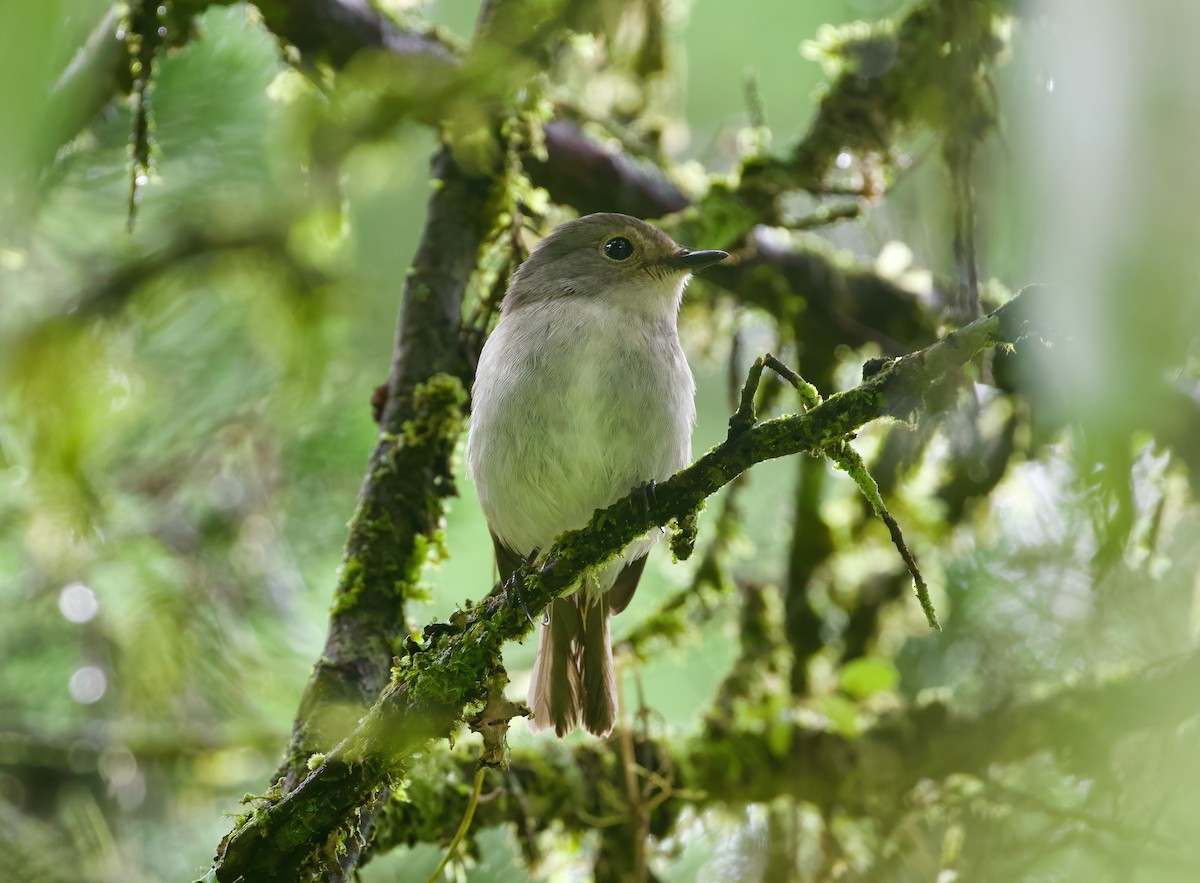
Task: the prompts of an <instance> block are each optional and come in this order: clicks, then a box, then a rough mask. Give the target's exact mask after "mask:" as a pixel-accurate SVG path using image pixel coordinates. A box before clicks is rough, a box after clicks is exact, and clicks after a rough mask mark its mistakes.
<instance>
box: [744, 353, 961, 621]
mask: <svg viewBox="0 0 1200 883" xmlns="http://www.w3.org/2000/svg"><path fill="white" fill-rule="evenodd" d="M760 364H765V365H766V366H767V367H768V368H770V369H771V370H772V371H774V372H775V373H776V374H778V375H779V376H780V377H782V378H783V379H784V380H786V381H787V382H788V383H790V384H791V385H792V387H793V388H794V389H795V390H796V392H797V393H798V394H799V395H800V399H801V401H802V402H803V403H804V406H805V407H806V408H808V409H809V410H811V409H813V408H815V407H817V406H818V405H820V404H821V401H822V399H821V393H820V392H819V391H818V390H817V388H816V387H815V386H813V385H812V384H811V383H809V382H808V381H807V380H805V379H804V378H803V377H801V376H800V375H799V374H797V373H796V372H795V371H793V370H792V369H791V368H789V367H788V366H787V365H785V364H783V362H781V361H779V359H777V358H775V357H774V356H773V355H771V354H770V353H767V354H766V355H765V356H763V357H762V358H761V359H759V360H757V361H756V362H755V365H756V366H758V365H760ZM759 373H760V374H761V373H762V369H761V367H760V368H759ZM747 383H749V381H747ZM756 384H757V381H756ZM739 412H740V409H739ZM730 422H731V423H732V421H730ZM825 453H826V454H828V455H829V457H830V458H831V459H832V460H833V461H834V463H836V464H837V466H838V468H839V469H841V470H842V471H843V472H845V473H846V474H847V475H849V476H850V477H851V478H852V479H854V483H855V484H857V485H858V489H859V490H860V491H862V493H863V496H864V497H866V498H867V502H869V503H870V504H871V508H872V509H873V510H874V512H875V514H876V515H877V516H879V517H880V518H882V519H883V523H884V524H886V525H887V529H888V533H889V534H891V537H892V544H893V545H894V546H895V547H896V550H897V551H898V552H899V553H900V557H901V558H902V559H903V560H904V565H905V567H907V568H908V572H909V573H910V574H912V578H913V586H914V589H915V591H916V595H917V600H918V601H920V603H921V609H922V610H923V611H924V612H925V621H926V622H928V623H929V627H930V628H931V629H934V630H936V631H941V630H942V627H941V625H940V624H939V623H938V618H937V612H936V611H935V610H934V607H933V600H932V599H931V598H930V597H929V585H928V584H927V583H926V582H925V577H924V575H922V573H921V568H920V567H919V566H918V565H917V560H916V558H915V557H913V554H912V552H911V551H910V550H909V548H908V543H907V542H905V540H904V533H903V532H902V531H901V530H900V524H899V523H898V522H897V521H896V519H895V518H893V517H892V513H891V512H889V511H888V508H887V505H886V504H885V503H884V502H883V495H882V494H880V492H879V485H878V483H876V481H875V479H874V478H873V477H872V476H871V473H870V471H869V470H868V469H867V464H866V463H865V462H863V458H862V456H861V455H860V454H859V453H858V451H856V450H854V448H852V447H851V446H850V442H849V441H847V440H846V439H845V438H842V439H838V440H837V441H835V442H833V443H832V444H830V445H827V446H826V448H825Z"/></svg>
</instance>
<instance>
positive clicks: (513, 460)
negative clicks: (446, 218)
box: [467, 298, 695, 557]
mask: <svg viewBox="0 0 1200 883" xmlns="http://www.w3.org/2000/svg"><path fill="white" fill-rule="evenodd" d="M672 306H673V305H672ZM694 395H695V385H694V382H693V380H692V374H691V371H690V369H689V368H688V365H687V360H686V359H685V358H684V355H683V352H682V350H681V349H680V347H679V339H678V336H677V334H676V330H675V321H674V310H673V309H672V310H671V313H670V315H669V316H662V317H658V318H657V319H652V318H648V317H644V316H636V317H631V316H630V314H629V313H628V312H627V311H624V310H621V309H619V308H618V307H617V306H616V305H614V304H611V303H609V302H607V301H604V300H599V299H592V298H562V299H554V300H548V301H543V302H539V303H534V304H529V305H526V306H522V307H521V308H520V309H518V310H516V311H514V312H512V313H511V314H506V315H505V316H504V317H503V318H502V319H501V321H500V324H499V325H498V326H497V327H496V330H495V331H494V332H493V333H492V336H491V337H490V338H489V339H488V342H487V344H486V346H485V347H484V349H483V354H482V356H481V358H480V362H479V369H478V372H477V375H476V381H475V387H474V390H473V397H472V413H471V430H470V435H469V437H468V441H467V466H468V471H469V473H470V475H471V478H472V479H473V481H474V482H475V485H476V489H477V491H478V494H479V500H480V503H481V505H482V506H483V511H484V515H485V516H486V517H487V520H488V524H489V526H490V527H491V529H492V531H493V533H495V534H496V536H497V537H499V538H500V540H501V541H502V542H504V544H505V545H507V546H509V547H510V548H512V549H513V550H515V551H517V552H519V553H521V554H528V553H529V552H530V551H531V550H532V549H534V548H540V549H542V550H543V551H544V550H545V549H546V548H548V547H549V545H550V543H551V542H552V541H553V540H554V538H555V537H556V536H558V535H559V534H560V533H562V532H563V531H564V530H568V529H573V528H578V527H582V526H583V525H584V524H586V523H587V521H588V519H590V518H591V516H592V513H593V511H594V510H596V509H598V508H602V507H604V506H607V505H609V504H610V503H612V502H614V501H615V500H617V499H619V498H621V497H623V496H625V495H626V494H628V493H629V491H630V489H631V488H633V487H634V486H635V485H638V484H641V483H642V482H646V481H649V480H651V479H653V480H656V481H661V480H664V479H666V478H669V477H670V476H671V475H672V474H674V473H675V472H677V471H678V470H679V469H680V468H682V467H683V466H685V465H687V463H688V462H689V461H690V458H691V435H692V424H693V423H694V421H695V404H694ZM651 542H652V541H651ZM649 544H650V543H649V542H641V543H639V544H638V546H639V547H638V549H631V554H628V555H627V557H635V555H640V554H644V553H645V551H646V549H647V548H648V547H649Z"/></svg>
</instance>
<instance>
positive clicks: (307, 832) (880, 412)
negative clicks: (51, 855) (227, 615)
mask: <svg viewBox="0 0 1200 883" xmlns="http://www.w3.org/2000/svg"><path fill="white" fill-rule="evenodd" d="M1035 296H1036V295H1035ZM1030 298H1031V295H1030V291H1029V290H1027V291H1025V292H1022V293H1021V294H1018V295H1017V296H1016V297H1015V298H1014V299H1013V300H1012V301H1010V302H1009V303H1007V304H1005V305H1004V306H1003V307H1001V308H1000V309H998V310H996V311H995V312H993V313H991V314H989V315H987V316H985V317H983V318H982V319H980V320H978V321H977V322H974V323H972V324H971V325H968V326H967V327H965V328H963V329H961V330H959V331H954V332H951V333H950V334H948V335H947V336H946V337H945V338H944V339H942V340H940V341H938V342H937V343H934V344H932V345H930V346H928V347H926V348H925V349H922V350H919V351H918V352H915V353H912V354H910V355H907V356H904V357H903V358H900V359H897V360H895V361H892V362H889V363H887V364H886V365H885V366H884V367H883V368H882V369H881V370H880V371H878V372H877V373H875V374H874V375H872V376H871V377H869V378H868V379H867V380H865V381H864V382H863V383H862V384H861V385H859V386H857V387H855V388H854V389H851V390H848V391H846V392H842V393H838V394H836V395H833V396H831V397H830V398H828V399H826V400H825V401H823V402H822V403H821V404H820V405H818V406H817V407H815V408H813V409H812V410H811V411H809V412H807V413H805V414H800V415H794V416H785V417H779V418H776V419H773V420H767V421H764V422H762V423H759V424H757V425H756V426H754V427H752V428H749V429H747V430H745V431H744V432H741V433H737V434H731V436H730V437H729V438H728V439H727V440H726V441H725V442H724V443H722V444H720V445H718V446H717V447H716V448H714V449H713V450H711V451H709V452H708V453H707V454H705V455H704V456H703V457H701V458H700V459H699V460H697V461H696V462H695V463H693V464H692V465H691V466H689V467H687V468H686V469H684V470H682V471H681V472H679V473H677V474H676V475H675V476H673V477H672V478H671V479H670V480H668V481H667V482H665V483H663V484H660V485H659V486H658V487H657V489H656V493H655V499H654V501H653V502H652V504H651V506H650V507H649V509H648V510H646V509H645V508H644V507H642V506H635V505H633V501H632V497H627V498H625V499H623V500H621V501H619V502H617V503H614V504H613V505H612V506H609V507H608V508H607V509H604V510H600V511H597V512H596V513H595V515H594V516H593V517H592V520H591V521H590V522H589V523H588V525H587V526H586V527H584V528H581V529H579V530H574V531H569V532H567V533H565V534H563V535H562V536H561V537H559V538H558V540H557V541H556V542H555V544H554V545H553V547H551V549H550V550H549V551H548V552H547V553H546V554H545V555H544V556H543V557H542V558H541V559H539V560H538V561H537V562H533V563H530V564H527V565H526V566H525V567H524V568H523V569H522V575H523V577H524V579H523V591H522V601H523V604H524V607H527V608H528V609H529V610H530V611H534V612H537V611H540V610H541V609H543V608H544V607H545V606H546V605H548V604H549V603H550V601H552V600H553V599H554V598H556V597H558V596H560V595H563V594H565V593H567V592H568V591H570V590H571V589H572V588H573V587H574V586H576V585H577V584H578V582H579V580H580V579H581V578H582V577H583V576H584V574H585V573H586V572H587V571H589V570H590V569H592V568H595V567H597V566H599V565H601V564H603V563H604V562H606V561H607V560H609V559H611V558H612V557H614V556H616V555H618V554H619V553H620V552H621V550H622V549H623V548H624V547H625V546H626V545H628V544H629V543H630V542H631V541H632V540H634V539H636V538H637V537H638V536H640V535H642V534H644V533H645V532H646V531H648V530H650V529H652V528H655V527H658V526H665V525H668V524H669V523H671V522H672V521H681V520H686V519H688V518H689V517H691V516H692V515H693V514H694V513H695V512H696V511H697V510H698V509H699V507H700V506H701V505H702V504H703V502H704V501H705V499H707V498H708V497H709V496H710V495H712V494H713V493H715V492H716V491H717V490H719V489H720V488H722V487H723V486H724V485H726V484H728V483H729V482H730V481H732V480H733V479H734V478H735V477H737V476H738V475H740V474H741V473H743V472H745V471H746V470H747V469H749V468H750V467H751V466H752V465H754V464H755V463H761V462H763V461H765V460H770V459H775V458H778V457H785V456H789V455H791V454H796V453H801V452H817V451H821V450H823V449H825V448H826V447H828V446H829V445H830V444H833V443H836V442H837V441H838V440H839V439H844V438H846V437H847V436H848V435H849V434H850V433H852V432H854V431H855V430H857V429H858V428H859V427H861V426H862V425H864V424H865V423H867V422H869V421H871V420H874V419H877V418H879V417H884V416H889V415H890V416H901V417H903V416H907V415H909V414H910V413H912V412H913V411H915V410H918V409H919V407H920V402H921V396H922V392H923V390H925V389H926V388H928V387H929V386H930V385H931V384H933V383H934V382H935V381H936V380H938V379H939V378H941V377H942V376H944V375H945V374H947V373H948V372H950V371H953V370H956V369H957V368H959V367H961V366H962V365H964V364H965V363H967V362H968V361H969V360H970V359H971V358H972V357H974V356H975V355H976V354H977V353H979V352H981V351H982V350H985V349H987V348H989V347H992V346H995V345H997V344H1009V345H1011V344H1015V343H1017V342H1018V341H1020V340H1022V339H1023V338H1025V337H1026V336H1027V335H1029V334H1031V333H1033V331H1034V324H1033V320H1032V319H1031V317H1030V315H1029V310H1028V309H1027V307H1028V305H1029V302H1030ZM532 628H533V625H532V623H531V622H530V618H529V616H528V615H527V613H526V610H525V609H523V606H522V603H520V602H517V601H516V599H510V598H509V597H508V596H507V593H501V594H498V595H494V596H490V597H488V598H486V599H485V600H483V601H481V602H479V603H478V604H474V605H470V606H468V607H467V608H465V609H463V610H460V611H459V612H458V613H456V614H455V615H454V616H453V617H451V621H450V622H449V623H446V624H443V625H440V626H439V627H437V628H436V629H431V630H427V633H428V634H429V635H430V636H431V637H430V639H429V642H428V644H427V645H426V646H424V647H422V648H418V649H416V650H415V652H411V653H409V654H408V655H407V656H405V657H404V658H402V659H401V660H400V661H399V662H400V664H399V665H398V666H397V668H396V669H395V670H394V672H393V677H392V681H391V684H390V685H389V686H388V687H387V689H385V690H384V692H383V694H382V695H381V697H380V698H379V701H377V702H376V703H375V705H374V706H373V707H372V708H371V710H370V712H368V714H367V715H366V716H365V717H364V718H363V720H362V722H361V723H360V724H359V726H358V727H357V728H356V729H355V731H354V732H353V733H352V734H351V735H350V736H349V737H348V738H347V739H346V740H345V741H343V742H342V743H341V744H340V745H338V746H337V748H335V749H334V750H333V751H331V752H330V753H329V754H328V755H327V757H326V758H325V760H324V762H323V763H321V764H320V766H318V767H317V768H316V769H315V770H313V771H312V772H311V773H310V774H309V775H308V777H307V778H306V779H305V780H304V781H303V782H302V783H301V784H300V785H299V786H298V787H297V788H296V789H294V790H293V791H292V792H291V793H289V794H287V795H286V796H284V797H283V798H281V799H280V800H279V801H278V802H276V803H274V804H272V805H270V806H267V807H265V808H263V809H261V810H259V811H257V812H256V813H254V814H253V815H252V816H251V817H250V818H248V819H247V820H245V822H244V823H243V824H242V825H241V826H240V827H239V828H238V830H236V831H234V832H233V833H232V834H231V835H230V836H229V838H227V840H226V842H225V844H224V852H223V854H222V855H221V856H220V857H219V860H218V864H217V868H216V873H217V879H218V880H222V881H226V880H228V881H232V880H236V879H238V878H239V876H244V877H245V878H246V879H264V877H263V876H262V875H263V874H266V873H272V874H281V873H282V874H284V875H285V876H286V875H287V874H288V873H291V872H292V871H294V869H295V868H296V867H298V866H299V864H300V863H301V862H302V861H304V859H305V857H306V856H307V855H308V854H309V852H310V850H311V849H312V847H313V843H314V841H316V842H320V839H321V838H322V837H324V836H325V835H326V834H327V833H328V832H329V831H332V830H334V829H336V828H337V827H338V826H339V825H342V824H344V823H345V821H346V819H347V818H348V817H349V815H350V814H351V813H352V812H353V811H354V810H355V809H356V808H357V807H359V806H361V805H363V804H364V803H366V802H368V801H369V800H370V799H371V797H372V795H373V794H374V793H376V792H377V791H378V789H380V788H382V787H385V786H386V785H388V784H389V783H390V782H391V781H392V780H393V779H394V778H395V777H396V776H399V775H401V774H402V773H403V772H404V770H405V768H406V766H407V765H408V764H409V762H410V761H411V759H412V757H413V755H414V754H415V753H417V752H418V751H421V750H422V749H423V748H424V747H425V746H426V745H427V744H428V742H429V741H430V740H432V739H437V738H444V737H446V736H448V735H450V734H451V733H452V732H453V730H454V729H455V727H457V726H458V724H459V722H460V721H461V720H462V717H463V715H464V713H465V712H466V711H467V710H468V708H470V707H472V706H478V705H480V704H482V703H483V701H484V699H485V698H486V695H487V692H488V689H489V685H490V684H491V683H492V681H493V679H494V677H496V676H502V675H501V670H500V669H499V658H500V650H501V647H502V646H503V644H504V643H505V642H506V641H511V640H519V639H521V638H524V637H525V636H526V635H528V634H529V632H530V631H531V630H532Z"/></svg>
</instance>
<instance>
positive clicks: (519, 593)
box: [504, 549, 548, 625]
mask: <svg viewBox="0 0 1200 883" xmlns="http://www.w3.org/2000/svg"><path fill="white" fill-rule="evenodd" d="M540 551H541V550H540V549H534V550H533V551H532V552H530V553H529V555H527V556H526V557H525V560H524V561H522V562H521V566H520V567H518V568H517V569H516V570H514V571H513V572H512V574H511V575H510V576H509V578H508V579H507V580H506V581H505V583H504V595H505V597H506V598H507V599H508V601H509V603H510V604H511V603H512V602H513V600H514V599H515V600H516V602H517V603H518V604H520V605H521V610H522V611H523V612H524V613H525V618H526V619H528V620H529V624H530V625H533V624H534V622H533V615H532V614H531V613H530V612H529V605H528V604H526V603H525V594H524V589H525V577H524V575H523V574H524V570H525V568H526V567H528V566H529V565H530V564H532V563H533V562H534V561H536V560H537V556H538V552H540ZM547 621H548V617H547Z"/></svg>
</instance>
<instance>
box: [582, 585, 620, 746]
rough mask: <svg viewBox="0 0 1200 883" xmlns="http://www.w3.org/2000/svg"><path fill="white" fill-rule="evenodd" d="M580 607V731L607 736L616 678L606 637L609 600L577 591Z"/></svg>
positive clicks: (614, 709)
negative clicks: (581, 724) (581, 621)
mask: <svg viewBox="0 0 1200 883" xmlns="http://www.w3.org/2000/svg"><path fill="white" fill-rule="evenodd" d="M578 597H579V603H580V605H581V606H582V607H583V608H584V609H583V611H582V613H583V640H582V645H583V646H582V650H583V653H582V667H581V672H580V673H581V674H582V676H583V677H582V685H583V701H582V703H581V705H582V706H583V707H582V711H583V728H584V729H585V730H587V731H588V732H589V733H591V734H592V735H594V736H607V735H608V734H609V733H611V732H612V728H613V724H614V723H615V722H616V718H617V678H616V675H615V674H614V672H613V655H612V639H611V637H610V635H609V628H608V620H609V613H608V611H609V601H608V594H607V593H605V594H603V595H601V596H600V597H598V598H593V599H588V598H587V597H586V595H585V594H584V593H583V592H580V593H579V595H578Z"/></svg>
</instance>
